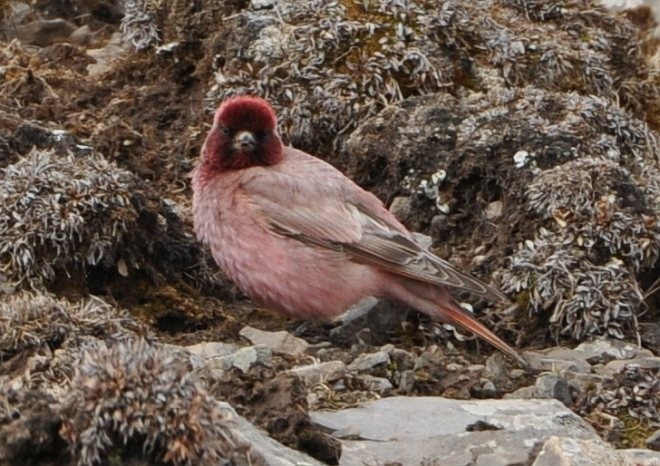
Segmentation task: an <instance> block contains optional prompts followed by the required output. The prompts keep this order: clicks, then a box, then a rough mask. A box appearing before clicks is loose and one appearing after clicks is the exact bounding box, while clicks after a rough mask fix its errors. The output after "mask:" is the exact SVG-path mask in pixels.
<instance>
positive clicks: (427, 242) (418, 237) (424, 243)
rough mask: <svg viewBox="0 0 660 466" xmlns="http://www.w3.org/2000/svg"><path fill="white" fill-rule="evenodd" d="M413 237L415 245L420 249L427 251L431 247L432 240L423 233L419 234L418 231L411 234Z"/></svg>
mask: <svg viewBox="0 0 660 466" xmlns="http://www.w3.org/2000/svg"><path fill="white" fill-rule="evenodd" d="M413 237H414V238H415V241H417V244H419V245H420V246H421V247H422V249H425V250H427V251H428V250H429V249H430V248H431V246H433V238H432V237H430V236H429V235H425V234H424V233H420V232H418V231H415V232H413Z"/></svg>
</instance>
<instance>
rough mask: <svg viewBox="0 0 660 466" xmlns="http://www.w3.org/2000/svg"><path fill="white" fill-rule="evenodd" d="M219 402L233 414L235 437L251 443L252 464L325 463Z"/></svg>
mask: <svg viewBox="0 0 660 466" xmlns="http://www.w3.org/2000/svg"><path fill="white" fill-rule="evenodd" d="M218 404H219V405H220V406H221V407H222V409H223V410H225V411H227V412H228V413H230V415H231V418H232V421H231V422H230V423H228V427H229V429H230V430H231V432H232V433H233V434H234V437H235V438H236V439H238V440H242V441H244V442H245V443H246V444H248V445H250V450H249V451H250V457H251V458H252V461H253V462H251V464H263V465H265V466H292V465H301V466H303V465H304V466H323V463H320V462H318V461H316V460H315V459H314V458H312V457H310V456H308V455H306V454H304V453H302V452H300V451H298V450H293V449H291V448H288V447H286V446H284V445H282V444H281V443H279V442H277V441H276V440H273V439H272V438H271V437H270V436H269V435H268V434H267V433H266V432H264V431H262V430H261V429H258V428H256V427H255V426H254V425H252V424H251V423H250V422H248V420H247V419H245V418H243V417H242V416H239V415H238V414H237V413H236V411H235V410H234V408H232V407H231V406H230V405H229V404H227V403H224V402H220V401H219V402H218ZM255 460H256V461H255ZM241 464H242V463H241Z"/></svg>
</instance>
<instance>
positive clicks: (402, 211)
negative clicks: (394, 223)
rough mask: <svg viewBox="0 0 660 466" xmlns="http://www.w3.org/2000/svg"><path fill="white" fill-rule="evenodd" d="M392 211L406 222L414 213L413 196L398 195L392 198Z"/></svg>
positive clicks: (400, 219) (402, 221)
mask: <svg viewBox="0 0 660 466" xmlns="http://www.w3.org/2000/svg"><path fill="white" fill-rule="evenodd" d="M390 212H392V214H394V216H395V217H396V218H397V219H398V220H399V221H400V222H401V223H405V222H406V220H407V219H408V217H409V216H410V214H411V213H412V198H411V197H410V196H397V197H395V198H394V199H392V203H391V204H390Z"/></svg>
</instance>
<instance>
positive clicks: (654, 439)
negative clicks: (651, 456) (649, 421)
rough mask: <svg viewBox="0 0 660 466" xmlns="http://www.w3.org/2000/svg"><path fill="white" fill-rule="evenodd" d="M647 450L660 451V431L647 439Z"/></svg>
mask: <svg viewBox="0 0 660 466" xmlns="http://www.w3.org/2000/svg"><path fill="white" fill-rule="evenodd" d="M645 443H646V448H648V449H649V450H655V451H660V429H658V430H656V431H655V432H653V433H652V434H651V436H650V437H649V438H647V439H646V442H645Z"/></svg>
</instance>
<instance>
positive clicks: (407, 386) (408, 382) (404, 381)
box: [399, 369, 415, 393]
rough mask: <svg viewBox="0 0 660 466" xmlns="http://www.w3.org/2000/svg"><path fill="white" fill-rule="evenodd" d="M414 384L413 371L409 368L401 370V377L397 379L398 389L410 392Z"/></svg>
mask: <svg viewBox="0 0 660 466" xmlns="http://www.w3.org/2000/svg"><path fill="white" fill-rule="evenodd" d="M414 386H415V371H413V370H412V369H409V370H407V371H403V372H401V379H400V380H399V390H401V391H402V392H403V393H410V392H412V389H413V387H414Z"/></svg>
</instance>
